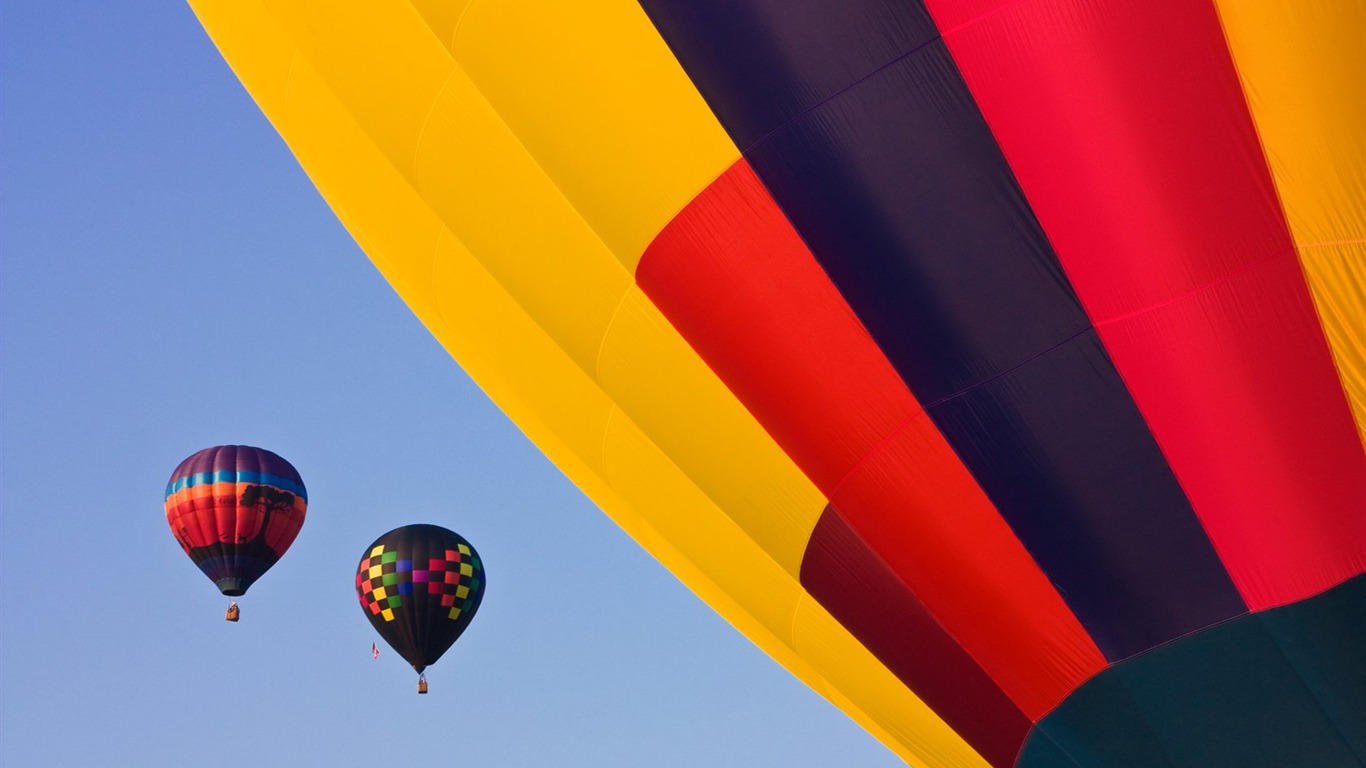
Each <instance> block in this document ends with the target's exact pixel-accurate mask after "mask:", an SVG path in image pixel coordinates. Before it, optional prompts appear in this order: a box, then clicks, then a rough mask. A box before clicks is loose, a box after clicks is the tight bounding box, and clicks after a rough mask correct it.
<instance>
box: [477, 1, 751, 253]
mask: <svg viewBox="0 0 1366 768" xmlns="http://www.w3.org/2000/svg"><path fill="white" fill-rule="evenodd" d="M509 40H515V41H516V42H517V44H516V45H509V44H508V41H509ZM528 51H534V55H528V53H527V52H528ZM455 59H456V61H457V62H458V63H459V65H460V67H461V68H462V69H463V70H465V71H466V72H468V73H469V77H470V80H472V81H473V82H474V83H476V84H477V85H478V88H479V92H480V93H481V94H482V95H483V96H484V98H486V99H488V101H489V103H490V104H492V105H493V107H494V109H495V110H497V112H498V115H499V116H500V117H501V118H502V119H503V120H505V121H506V122H507V124H508V126H509V127H510V128H511V129H512V131H513V133H515V134H516V135H517V137H518V139H519V140H520V141H521V142H522V143H523V144H525V145H526V147H527V149H528V151H530V152H531V154H532V155H534V156H535V157H536V160H537V162H539V163H540V164H541V166H542V167H543V168H544V169H545V172H546V173H547V174H548V175H549V176H550V177H551V178H553V179H554V180H555V183H556V184H557V185H559V187H560V190H561V192H563V193H564V195H565V196H566V197H567V198H569V199H570V200H571V201H573V204H574V207H575V208H576V209H577V210H578V211H579V213H580V214H582V215H583V217H584V219H586V220H587V221H588V223H589V225H590V226H592V227H593V229H594V231H596V232H597V233H598V236H599V237H601V238H602V240H603V242H605V243H606V244H607V246H608V248H610V249H611V250H612V251H613V252H614V253H615V254H616V255H617V258H618V259H620V260H621V262H622V264H624V265H625V266H626V268H627V270H628V271H629V272H631V273H633V274H634V272H635V267H636V264H637V262H638V261H639V260H640V257H641V255H642V254H643V253H644V252H645V248H646V246H647V245H649V244H650V241H651V240H653V239H654V237H655V235H656V234H657V233H658V232H659V230H660V228H662V227H663V225H664V223H665V222H667V221H668V220H669V219H671V218H672V217H673V216H674V214H676V213H677V212H678V211H680V210H682V209H683V207H684V206H685V205H687V203H688V201H690V200H691V199H692V198H693V197H695V196H696V195H697V193H698V192H700V191H701V190H702V189H703V188H704V187H705V186H706V185H707V184H709V183H711V181H712V179H714V178H716V177H717V176H719V175H721V173H722V172H723V171H725V170H726V169H727V168H729V167H730V166H731V165H732V164H733V163H734V162H735V161H736V160H738V159H739V158H740V151H739V150H738V149H737V148H736V146H735V144H734V143H733V142H731V140H730V137H729V136H727V135H726V133H725V131H724V130H723V129H722V128H721V124H720V123H719V122H717V120H716V118H715V117H714V116H713V114H712V112H711V110H710V109H708V108H707V105H706V104H705V103H704V102H703V100H702V96H701V95H700V94H699V93H698V92H697V89H696V88H694V87H693V85H692V82H691V81H690V80H689V79H688V77H687V75H686V74H684V72H683V69H682V67H680V66H679V65H678V62H677V60H675V59H674V57H673V55H672V54H671V53H670V52H669V50H668V48H667V47H666V46H665V45H664V41H663V40H661V39H660V37H659V35H658V33H657V32H655V29H654V27H653V26H652V25H651V24H650V21H649V19H648V18H647V17H646V16H645V12H644V11H643V10H641V8H640V6H639V4H637V3H635V2H572V3H567V2H553V1H551V2H547V1H545V0H537V1H529V0H512V1H511V2H476V3H473V4H472V5H471V6H470V7H469V10H468V11H467V12H466V14H465V16H464V18H462V19H461V20H460V27H459V29H458V30H457V31H456V38H455Z"/></svg>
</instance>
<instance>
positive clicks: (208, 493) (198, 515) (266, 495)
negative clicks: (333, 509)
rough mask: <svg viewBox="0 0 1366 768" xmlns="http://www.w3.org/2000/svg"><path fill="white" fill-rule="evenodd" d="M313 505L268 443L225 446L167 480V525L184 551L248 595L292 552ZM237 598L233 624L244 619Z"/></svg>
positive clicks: (222, 586)
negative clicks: (266, 447)
mask: <svg viewBox="0 0 1366 768" xmlns="http://www.w3.org/2000/svg"><path fill="white" fill-rule="evenodd" d="M307 510H308V492H307V491H306V490H305V489H304V483H303V480H302V479H300V478H299V473H298V472H297V471H296V470H295V469H294V467H293V466H292V465H291V464H290V463H289V462H287V461H285V460H284V459H282V458H280V457H279V456H277V455H276V454H274V453H271V452H270V451H267V450H265V449H263V448H252V447H250V446H245V445H220V446H216V447H214V448H205V449H204V450H202V451H199V452H198V453H195V454H194V455H192V456H190V457H189V458H187V459H185V460H184V461H182V462H180V466H178V467H176V469H175V471H174V472H172V473H171V480H170V482H169V483H167V484H166V522H167V523H169V524H170V526H171V533H172V534H173V535H174V536H175V538H176V541H177V542H179V543H180V548H181V549H183V550H185V554H187V555H189V556H190V559H191V560H192V561H194V564H195V565H197V566H199V569H200V570H201V571H203V572H204V575H205V576H208V577H209V580H211V581H212V582H213V583H214V585H215V586H217V587H218V589H219V591H220V592H222V593H223V594H225V595H227V596H228V597H241V596H242V595H244V594H246V592H247V590H248V589H250V588H251V585H252V584H254V583H255V582H256V580H257V579H259V578H261V576H262V575H263V574H264V573H265V572H266V571H267V570H269V569H270V567H271V566H272V565H275V563H276V561H278V560H279V559H280V557H281V556H282V555H284V553H285V550H287V549H289V545H290V544H292V543H294V537H295V536H298V535H299V529H300V528H301V527H302V526H303V524H304V515H305V513H306V512H307ZM238 616H239V609H238V607H237V602H236V601H235V600H234V601H232V602H231V603H230V604H229V606H228V613H227V619H228V621H237V619H238Z"/></svg>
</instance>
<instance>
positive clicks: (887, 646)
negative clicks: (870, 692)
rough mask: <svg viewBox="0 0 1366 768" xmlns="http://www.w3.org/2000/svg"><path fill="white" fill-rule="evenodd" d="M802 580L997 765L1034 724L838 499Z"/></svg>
mask: <svg viewBox="0 0 1366 768" xmlns="http://www.w3.org/2000/svg"><path fill="white" fill-rule="evenodd" d="M801 579H802V586H804V587H805V588H806V590H807V591H808V592H810V593H811V595H812V596H813V597H815V598H816V600H818V601H819V602H820V604H821V605H823V606H825V609H826V610H828V611H830V614H831V615H832V616H834V617H835V618H836V619H837V620H838V621H839V622H840V623H841V624H843V625H844V626H845V627H846V628H848V629H849V631H850V632H852V633H853V634H854V636H855V637H857V638H859V641H860V642H862V643H863V645H864V647H866V648H867V649H868V650H869V651H871V652H872V654H873V655H874V656H876V657H877V658H878V660H879V661H881V662H882V663H883V664H885V665H886V666H887V669H889V670H891V672H892V674H894V675H896V676H897V678H898V679H899V680H901V681H902V682H904V683H905V684H906V687H908V688H910V689H911V690H912V691H914V692H915V694H916V695H917V696H919V697H920V699H921V700H922V701H924V702H925V703H926V704H928V705H929V706H930V708H931V709H933V710H934V711H935V714H937V715H939V717H941V718H943V720H944V722H946V723H948V724H949V726H950V727H952V728H953V729H954V731H956V732H957V733H958V735H960V736H962V737H963V740H964V741H966V742H967V743H968V744H970V745H971V746H972V748H973V749H975V750H977V752H978V754H980V755H981V756H982V757H983V758H985V759H986V760H987V762H989V763H991V764H992V765H993V766H997V767H998V768H1006V767H1007V766H1011V765H1014V764H1015V756H1016V754H1017V753H1018V752H1019V751H1020V747H1021V746H1022V745H1023V744H1024V740H1025V738H1026V736H1028V734H1029V729H1030V727H1031V726H1032V723H1031V722H1030V720H1029V718H1028V717H1027V716H1025V714H1024V713H1023V712H1022V711H1020V709H1019V708H1018V707H1016V706H1015V704H1014V702H1012V701H1011V700H1010V699H1009V698H1008V697H1007V696H1006V694H1005V692H1003V691H1002V690H1001V689H1000V688H999V687H998V686H997V685H996V683H995V681H993V680H992V679H991V677H990V676H989V675H987V673H986V672H985V671H984V670H983V669H982V668H981V667H980V666H978V665H977V662H975V661H973V659H972V657H970V656H969V655H968V653H967V652H966V651H964V650H963V648H962V646H960V645H959V644H958V642H957V641H956V640H954V639H953V638H952V637H951V636H949V634H948V633H947V632H945V631H944V628H943V627H941V626H940V625H939V623H938V622H937V621H935V619H934V617H933V616H931V615H930V613H929V611H928V610H926V608H925V606H923V605H922V604H921V603H920V601H919V600H917V599H916V597H915V595H913V594H911V591H910V590H909V589H907V588H906V585H905V584H903V583H902V582H901V580H900V579H898V578H897V577H896V574H895V573H893V572H892V570H891V569H890V568H888V567H887V565H886V564H884V563H883V562H882V560H881V559H879V558H878V556H877V554H875V553H874V552H873V551H872V550H871V549H869V547H868V546H867V545H866V544H864V543H863V540H862V539H860V538H859V537H858V534H856V533H855V532H854V531H853V529H851V528H850V527H849V525H848V523H846V522H845V521H844V520H843V519H842V518H841V517H840V516H839V513H838V511H836V510H835V509H834V507H832V506H827V507H826V508H825V511H824V512H822V513H821V517H820V520H818V521H817V522H816V528H815V530H814V531H812V533H811V544H810V546H809V547H808V549H807V551H806V557H805V559H804V560H803V561H802V574H801Z"/></svg>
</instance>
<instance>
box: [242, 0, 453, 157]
mask: <svg viewBox="0 0 1366 768" xmlns="http://www.w3.org/2000/svg"><path fill="white" fill-rule="evenodd" d="M262 2H263V3H264V5H265V6H266V9H267V10H268V11H269V12H270V14H271V16H272V17H273V18H274V21H275V23H276V24H277V25H278V26H279V27H280V28H281V29H283V30H284V31H285V34H286V35H288V36H289V38H290V39H291V41H292V42H293V44H294V45H295V46H296V47H297V48H298V49H299V52H300V53H302V54H303V55H304V58H306V59H308V61H309V63H310V64H312V65H313V68H314V69H315V70H316V71H317V72H318V73H319V74H320V75H322V77H323V79H324V80H325V81H326V82H327V83H328V85H329V86H330V87H331V89H332V91H333V93H335V94H336V96H337V97H338V99H339V100H340V101H341V102H342V103H343V104H344V105H345V106H346V108H347V111H348V112H350V113H351V115H352V117H353V118H354V119H355V120H356V121H357V122H359V123H360V124H361V126H362V127H363V128H364V129H365V132H366V133H367V134H369V135H370V136H371V138H372V140H373V141H374V143H375V145H376V146H377V147H379V148H380V150H382V151H383V152H384V153H385V154H386V155H388V157H389V160H390V162H392V163H393V165H394V167H395V168H398V169H399V171H401V172H402V173H403V174H404V175H405V176H409V177H410V178H411V174H412V172H413V157H414V155H415V153H416V151H417V144H418V140H419V139H420V138H421V135H422V127H423V124H424V122H425V120H426V117H427V113H428V111H429V110H430V108H431V104H432V102H433V101H434V100H435V99H436V95H437V94H438V93H439V92H440V91H441V88H442V86H443V85H444V84H445V82H446V79H447V78H448V77H449V76H450V73H451V71H452V70H454V69H455V64H454V62H452V61H451V58H450V52H449V51H447V50H446V48H445V46H443V45H441V43H440V42H439V41H438V40H437V39H436V37H435V36H433V35H432V34H431V30H430V29H429V28H428V27H427V25H426V23H425V22H424V21H423V20H422V17H421V16H420V15H418V13H417V11H416V10H415V9H414V8H413V6H412V5H410V4H409V3H407V2H406V1H405V0H262ZM381 52H382V53H381ZM339 86H342V87H341V88H339Z"/></svg>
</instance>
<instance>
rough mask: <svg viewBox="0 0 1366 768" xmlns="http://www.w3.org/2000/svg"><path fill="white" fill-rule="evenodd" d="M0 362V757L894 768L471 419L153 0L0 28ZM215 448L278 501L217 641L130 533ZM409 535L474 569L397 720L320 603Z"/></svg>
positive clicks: (462, 390) (9, 9)
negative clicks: (482, 568)
mask: <svg viewBox="0 0 1366 768" xmlns="http://www.w3.org/2000/svg"><path fill="white" fill-rule="evenodd" d="M0 345H2V346H0V526H2V527H0V569H3V570H2V571H0V572H2V573H3V587H4V588H3V591H0V595H2V596H0V600H2V601H3V604H2V605H0V764H3V765H5V766H10V767H12V768H26V767H27V766H81V767H84V766H139V767H141V768H156V767H158V766H176V767H177V768H180V767H182V766H196V767H202V768H212V767H213V766H225V767H226V766H240V765H252V766H253V767H254V768H269V767H270V766H282V767H283V766H290V767H291V768H298V767H299V766H364V768H373V766H376V765H391V764H392V765H422V766H436V765H451V766H454V765H460V766H512V767H516V766H594V768H604V767H607V766H652V767H653V766H701V765H705V766H708V767H709V768H720V767H722V766H745V767H746V768H751V767H753V766H822V767H824V766H890V765H899V764H900V763H899V761H897V760H896V759H895V757H894V756H893V755H892V753H891V752H889V751H888V750H886V749H885V748H884V747H882V746H881V745H880V744H879V743H878V742H877V741H876V740H874V739H873V738H872V737H871V736H869V735H868V734H866V733H865V732H864V731H862V730H861V729H860V728H858V726H856V725H855V724H854V723H853V722H852V721H850V720H849V719H848V718H847V717H846V716H845V715H844V714H843V713H841V712H840V711H839V710H837V709H835V708H834V707H833V706H831V705H830V704H829V703H827V702H826V701H825V700H824V699H822V698H820V697H819V696H817V695H816V694H815V693H813V692H812V691H811V690H809V689H808V688H806V687H805V686H804V685H803V684H801V683H799V682H797V681H796V680H795V679H794V678H792V677H791V676H790V675H788V673H787V672H786V671H784V670H783V669H782V668H781V667H779V666H778V665H777V664H776V663H774V662H773V661H771V660H770V659H769V658H768V657H767V656H766V655H764V654H763V653H762V652H761V651H759V650H758V649H757V648H756V647H754V646H753V645H752V644H751V643H750V642H749V641H748V640H746V639H745V638H744V637H743V636H742V635H740V634H739V633H738V632H736V631H735V630H734V629H732V628H731V627H730V626H729V625H728V624H726V623H725V622H724V621H723V620H722V619H720V618H719V617H718V616H717V615H716V614H715V613H713V612H712V611H711V609H710V608H708V607H707V606H705V605H704V604H703V603H702V602H700V601H699V600H698V599H697V598H696V597H695V596H693V594H692V593H691V592H689V591H688V590H687V589H686V588H685V587H683V586H682V585H681V584H680V583H679V582H678V581H677V580H676V579H674V577H673V576H672V575H670V574H669V573H668V572H667V571H665V570H664V568H663V567H662V566H660V565H659V564H658V563H656V562H655V561H654V559H653V558H651V557H650V556H649V555H647V554H646V553H645V552H644V551H643V550H641V549H640V548H639V547H637V546H636V545H635V543H634V542H632V541H631V540H630V539H629V538H628V537H627V536H626V535H625V534H624V533H622V532H621V531H620V530H619V529H618V528H617V527H616V526H615V524H613V523H612V522H611V521H610V520H609V519H608V518H607V517H606V516H605V515H603V514H602V513H601V512H600V511H598V510H597V508H596V507H595V506H594V505H593V504H592V503H591V502H590V501H588V500H587V499H585V498H584V496H583V495H582V494H581V493H579V492H578V490H577V489H576V488H574V487H573V485H572V484H571V483H570V482H569V481H568V480H566V479H565V477H564V476H563V475H561V474H560V473H559V471H558V470H556V469H555V468H554V467H553V466H552V465H551V464H550V463H549V462H548V461H547V460H546V459H545V458H544V457H543V456H542V455H541V454H540V452H539V451H538V450H537V449H536V448H535V447H534V446H532V445H531V444H530V443H529V442H528V441H527V440H526V438H525V437H524V436H523V435H522V434H521V432H519V431H518V430H517V428H516V427H515V426H514V425H513V424H512V423H511V422H510V421H508V420H507V419H506V418H505V417H504V416H503V415H502V414H501V412H499V411H498V410H497V409H496V408H495V407H494V406H493V405H492V404H491V403H490V402H489V401H488V399H487V398H485V397H484V395H483V394H482V393H481V392H480V391H479V390H478V388H477V387H475V386H474V385H473V384H472V383H471V382H470V380H469V379H468V378H467V377H466V376H465V375H464V373H463V372H462V371H461V370H460V368H459V367H458V366H457V365H456V363H455V362H454V361H453V360H452V359H451V358H450V357H449V356H447V354H446V353H445V352H444V351H443V350H442V349H441V347H440V346H439V345H438V344H437V343H436V341H435V340H433V339H432V338H431V337H430V336H429V335H428V334H427V332H426V331H425V330H424V329H423V328H422V327H421V325H420V324H419V323H418V321H417V320H416V318H415V317H414V316H413V315H412V314H411V313H409V312H408V310H407V308H406V307H405V306H404V305H403V303H402V302H401V301H400V300H399V299H398V297H397V296H396V295H395V294H394V292H393V291H392V290H391V289H390V288H389V286H388V284H387V283H385V281H384V280H383V278H382V277H381V276H380V274H379V273H378V272H377V271H376V270H375V268H374V267H373V266H372V265H371V264H370V262H369V261H368V260H367V259H366V257H365V256H364V254H363V253H362V252H361V251H360V250H359V248H357V246H356V245H355V243H354V242H352V240H351V238H350V237H349V236H348V235H347V234H346V232H345V231H344V230H343V229H342V227H341V225H340V224H339V223H338V222H337V220H336V218H335V217H334V216H333V215H332V213H331V211H330V210H329V209H328V208H327V206H326V205H325V204H324V203H323V201H322V199H321V198H320V197H319V195H318V194H317V192H316V191H315V190H314V189H313V187H312V185H311V184H310V183H309V182H308V180H307V178H306V177H305V176H304V174H303V172H302V171H301V170H300V169H299V167H298V165H297V164H296V163H295V161H294V159H293V158H292V156H291V155H290V154H289V152H288V150H287V149H286V147H285V146H284V143H283V142H282V141H281V140H280V139H279V137H278V136H277V135H276V133H275V132H274V130H273V129H272V128H271V127H270V126H269V124H268V123H267V122H266V120H265V118H264V117H262V115H261V114H260V112H259V111H258V110H257V109H256V107H255V105H254V104H252V102H251V100H250V98H249V97H248V96H247V94H246V93H245V92H244V91H243V89H242V87H241V86H240V85H239V84H238V82H237V80H236V78H234V77H233V75H232V74H231V72H230V71H229V70H228V68H227V66H226V65H225V64H224V63H223V61H222V59H221V58H220V57H219V56H218V53H217V51H216V50H215V49H214V47H213V45H212V43H211V42H210V41H209V39H208V37H207V36H206V35H205V34H204V32H203V31H202V29H201V28H200V27H199V25H198V23H197V22H196V21H195V19H194V16H193V14H192V13H191V11H190V9H189V8H188V7H187V6H186V5H185V4H183V3H181V2H175V1H174V0H172V1H171V2H155V3H153V2H137V3H115V2H107V1H106V0H99V1H95V0H91V1H89V2H43V1H42V0H27V1H22V0H19V1H16V0H9V1H8V2H5V3H3V4H0ZM227 443H245V444H249V445H258V446H261V447H264V448H269V449H271V450H273V451H275V452H277V453H279V454H281V455H282V456H284V457H285V458H287V459H289V460H290V461H291V462H292V463H293V464H294V465H295V466H296V467H297V468H298V469H299V471H300V473H301V474H302V475H303V478H304V481H305V483H306V484H307V486H308V491H309V512H308V520H307V522H306V524H305V525H304V528H303V531H302V533H301V534H300V536H299V538H298V540H297V541H296V542H295V544H294V546H293V548H292V549H291V550H290V551H289V553H288V554H287V555H286V556H285V558H284V559H283V560H282V561H281V562H280V563H279V564H278V565H277V566H276V567H275V568H274V569H273V570H272V571H271V572H270V573H268V574H267V575H266V576H265V577H264V578H263V579H262V580H261V581H260V582H258V583H257V584H256V586H255V587H253V588H252V590H251V592H250V593H249V594H248V595H247V596H246V598H245V599H243V600H242V601H241V602H242V609H243V616H242V621H241V622H240V623H238V624H228V623H227V622H225V621H223V618H222V616H223V610H224V608H225V607H226V605H227V602H228V601H227V599H226V598H224V597H222V596H221V595H219V593H218V591H217V590H216V589H215V588H214V587H213V585H212V584H211V583H210V582H209V580H208V579H207V578H205V577H204V576H203V575H202V574H201V573H200V572H199V571H198V569H196V568H195V567H194V566H193V565H192V564H191V563H190V561H189V559H188V558H186V557H185V555H184V554H182V552H181V551H180V548H179V547H178V546H177V545H176V543H175V541H174V540H173V539H172V537H171V534H170V532H169V530H168V529H167V527H166V522H165V517H164V513H163V511H162V496H163V489H164V486H165V483H166V481H167V480H168V478H169V476H170V473H171V470H172V469H174V468H175V466H176V464H178V463H179V462H180V460H181V459H183V458H185V457H186V456H188V455H189V454H191V453H193V452H194V451H196V450H199V449H201V448H205V447H208V446H211V445H219V444H227ZM411 522H432V523H438V524H442V525H445V526H447V527H450V528H453V529H455V530H457V531H459V532H460V533H461V534H463V535H464V536H466V537H467V538H468V539H469V540H470V541H471V542H473V543H474V545H475V546H476V547H477V548H478V549H479V551H480V553H481V554H482V555H483V559H484V562H485V564H486V566H487V568H488V575H489V586H488V591H487V593H486V594H485V598H484V603H483V606H482V607H481V608H480V611H479V614H478V616H477V617H476V618H475V620H474V623H473V624H472V625H471V627H470V629H469V631H468V632H467V633H466V634H465V636H464V637H463V638H462V639H461V640H460V641H459V642H458V643H456V645H455V646H454V647H453V648H452V650H451V651H450V652H448V653H447V654H446V656H445V657H444V658H443V659H442V660H441V662H440V663H438V664H437V665H436V666H435V667H433V668H432V669H431V670H430V671H429V673H428V678H429V679H430V681H431V686H432V693H431V694H430V695H428V696H424V697H419V696H417V695H416V693H415V692H414V684H415V679H414V678H415V675H414V674H413V673H412V671H411V669H410V668H408V667H407V666H406V664H405V663H404V662H403V661H402V660H401V659H400V658H399V657H398V655H397V654H396V653H394V652H392V651H390V650H389V649H388V648H384V651H383V653H382V654H381V656H380V658H379V660H378V661H374V660H372V659H371V658H370V644H371V642H372V641H375V640H377V639H378V635H377V634H376V633H375V632H374V631H373V630H372V629H371V627H370V625H369V623H368V622H367V621H366V620H365V617H364V616H363V615H362V613H361V609H360V607H359V605H358V604H357V601H356V597H355V593H354V589H353V582H352V579H353V574H354V569H355V566H356V563H357V561H358V560H359V559H360V557H361V555H362V552H363V550H364V549H365V547H366V545H368V544H369V543H370V542H371V541H372V540H373V539H375V538H376V537H377V536H379V535H380V534H382V533H384V532H385V531H387V530H389V529H391V528H394V527H397V526H399V525H403V524H406V523H411Z"/></svg>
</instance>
